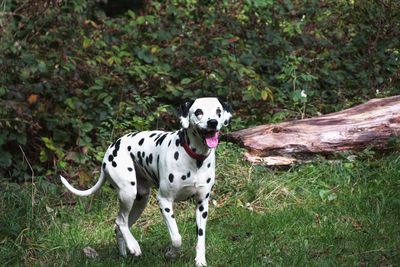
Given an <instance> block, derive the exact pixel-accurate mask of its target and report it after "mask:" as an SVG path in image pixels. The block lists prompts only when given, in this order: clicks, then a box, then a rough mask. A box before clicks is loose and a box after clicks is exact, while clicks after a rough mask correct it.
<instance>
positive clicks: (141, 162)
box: [137, 151, 143, 166]
mask: <svg viewBox="0 0 400 267" xmlns="http://www.w3.org/2000/svg"><path fill="white" fill-rule="evenodd" d="M137 156H138V159H139V164H140V165H141V166H143V158H142V153H141V152H140V151H138V152H137Z"/></svg>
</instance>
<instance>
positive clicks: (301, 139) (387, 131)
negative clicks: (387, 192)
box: [226, 96, 400, 166]
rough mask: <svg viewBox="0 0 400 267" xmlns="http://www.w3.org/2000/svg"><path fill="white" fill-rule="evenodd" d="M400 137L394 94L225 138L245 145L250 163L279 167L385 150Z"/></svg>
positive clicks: (399, 100)
mask: <svg viewBox="0 0 400 267" xmlns="http://www.w3.org/2000/svg"><path fill="white" fill-rule="evenodd" d="M399 136H400V96H393V97H388V98H381V99H372V100H370V101H368V102H366V103H364V104H361V105H358V106H355V107H352V108H349V109H346V110H343V111H340V112H335V113H331V114H326V115H322V116H319V117H315V118H309V119H304V120H296V121H289V122H283V123H278V124H267V125H260V126H257V127H253V128H248V129H243V130H239V131H236V132H231V133H228V134H227V135H226V139H227V141H230V142H234V143H238V144H239V145H240V146H242V147H244V148H246V150H247V152H246V153H245V157H246V159H247V160H249V161H250V162H253V163H255V164H260V165H268V166H272V165H278V166H279V165H290V164H293V163H295V162H303V161H308V160H310V159H312V158H313V157H314V156H315V155H327V154H333V153H335V152H339V151H360V150H363V149H366V148H369V147H372V148H375V149H384V148H386V147H387V145H388V142H389V141H390V139H391V138H393V137H399Z"/></svg>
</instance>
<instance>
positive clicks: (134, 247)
mask: <svg viewBox="0 0 400 267" xmlns="http://www.w3.org/2000/svg"><path fill="white" fill-rule="evenodd" d="M127 245H128V250H129V253H130V254H131V255H132V256H135V257H138V256H140V255H142V251H141V250H140V246H139V243H138V242H137V241H136V240H134V242H132V243H130V244H127Z"/></svg>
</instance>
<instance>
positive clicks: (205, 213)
mask: <svg viewBox="0 0 400 267" xmlns="http://www.w3.org/2000/svg"><path fill="white" fill-rule="evenodd" d="M207 214H208V213H207V211H206V212H204V213H203V214H202V215H201V216H202V217H203V219H205V218H207Z"/></svg>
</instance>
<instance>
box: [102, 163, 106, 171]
mask: <svg viewBox="0 0 400 267" xmlns="http://www.w3.org/2000/svg"><path fill="white" fill-rule="evenodd" d="M105 169H106V163H105V162H103V170H105Z"/></svg>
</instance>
